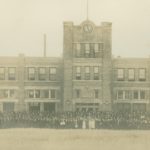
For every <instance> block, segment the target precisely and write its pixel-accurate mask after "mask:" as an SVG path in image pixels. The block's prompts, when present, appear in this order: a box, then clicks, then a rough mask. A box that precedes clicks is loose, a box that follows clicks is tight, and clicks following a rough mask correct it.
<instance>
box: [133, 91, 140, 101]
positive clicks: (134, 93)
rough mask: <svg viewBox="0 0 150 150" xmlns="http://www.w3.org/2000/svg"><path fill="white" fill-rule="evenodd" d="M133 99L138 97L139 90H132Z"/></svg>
mask: <svg viewBox="0 0 150 150" xmlns="http://www.w3.org/2000/svg"><path fill="white" fill-rule="evenodd" d="M133 99H139V92H138V91H133Z"/></svg>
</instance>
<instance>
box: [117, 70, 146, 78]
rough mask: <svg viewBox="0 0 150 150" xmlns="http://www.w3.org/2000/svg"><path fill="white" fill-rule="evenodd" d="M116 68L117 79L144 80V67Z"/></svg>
mask: <svg viewBox="0 0 150 150" xmlns="http://www.w3.org/2000/svg"><path fill="white" fill-rule="evenodd" d="M136 70H137V71H135V69H131V68H129V69H123V68H121V69H117V80H118V81H125V80H128V81H135V80H139V81H146V69H145V68H138V69H136Z"/></svg>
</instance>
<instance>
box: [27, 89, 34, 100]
mask: <svg viewBox="0 0 150 150" xmlns="http://www.w3.org/2000/svg"><path fill="white" fill-rule="evenodd" d="M28 97H29V98H34V90H28Z"/></svg>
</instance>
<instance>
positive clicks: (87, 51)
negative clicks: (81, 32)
mask: <svg viewBox="0 0 150 150" xmlns="http://www.w3.org/2000/svg"><path fill="white" fill-rule="evenodd" d="M89 56H90V44H88V43H87V44H85V57H87V58H88V57H89Z"/></svg>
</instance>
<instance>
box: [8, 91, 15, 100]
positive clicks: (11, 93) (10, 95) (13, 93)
mask: <svg viewBox="0 0 150 150" xmlns="http://www.w3.org/2000/svg"><path fill="white" fill-rule="evenodd" d="M9 97H10V98H16V91H15V90H9Z"/></svg>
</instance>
